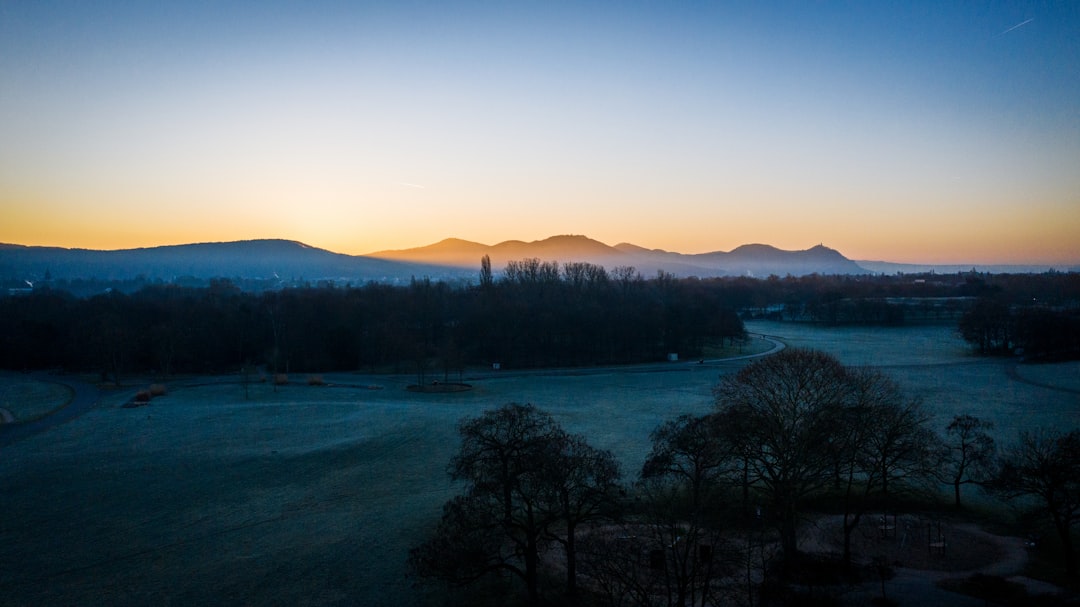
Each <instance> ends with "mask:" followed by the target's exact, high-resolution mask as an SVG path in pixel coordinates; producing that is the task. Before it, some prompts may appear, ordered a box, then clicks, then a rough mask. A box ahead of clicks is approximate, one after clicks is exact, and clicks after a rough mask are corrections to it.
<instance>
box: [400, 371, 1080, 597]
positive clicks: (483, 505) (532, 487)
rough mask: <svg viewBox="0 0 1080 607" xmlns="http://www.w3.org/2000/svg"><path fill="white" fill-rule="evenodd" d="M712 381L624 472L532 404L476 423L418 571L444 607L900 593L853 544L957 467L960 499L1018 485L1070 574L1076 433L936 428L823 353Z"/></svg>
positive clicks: (928, 497) (960, 425) (876, 377)
mask: <svg viewBox="0 0 1080 607" xmlns="http://www.w3.org/2000/svg"><path fill="white" fill-rule="evenodd" d="M715 395H716V408H715V411H714V412H713V413H710V414H707V415H701V416H690V415H684V416H680V417H677V418H675V419H670V420H668V421H666V422H664V423H663V424H661V425H660V426H659V427H657V429H656V430H655V431H654V432H653V434H652V450H651V452H650V454H649V455H648V457H647V459H646V460H645V462H644V463H643V465H642V467H641V469H640V472H639V473H638V474H636V475H635V478H634V479H633V480H632V481H631V482H630V483H629V484H622V476H621V473H620V470H619V467H618V465H617V463H616V461H615V459H614V457H613V456H612V455H611V453H608V452H606V451H602V450H597V449H595V448H593V447H591V446H590V445H589V444H588V441H587V438H586V437H583V436H577V435H572V434H569V433H567V432H565V431H564V430H563V429H562V428H561V427H560V426H559V425H558V423H556V422H555V421H554V420H553V419H552V418H551V416H549V415H548V414H546V413H545V412H543V411H541V410H539V409H536V408H535V407H533V406H531V405H519V404H510V405H506V406H504V407H502V408H499V409H495V410H491V411H487V412H485V413H483V414H482V415H480V416H478V417H474V418H468V419H465V420H463V421H462V422H461V425H460V429H459V433H460V437H461V445H460V448H459V450H458V453H457V455H455V456H454V457H453V458H452V459H451V461H450V463H449V466H448V471H449V473H450V475H451V477H452V478H453V479H455V480H457V481H461V482H462V486H463V490H462V493H461V494H460V495H458V496H457V497H455V498H453V499H451V500H450V501H448V502H447V503H446V504H445V506H444V508H443V515H442V519H441V520H440V521H439V523H438V525H437V526H436V527H435V528H434V530H433V531H432V533H431V535H430V537H429V539H427V540H426V541H424V542H423V543H421V544H419V545H417V546H415V547H414V548H413V550H412V551H411V553H410V557H409V565H410V569H411V571H412V572H413V573H414V574H415V575H416V576H417V578H418V580H427V581H431V582H435V583H442V584H448V587H449V588H456V589H457V590H455V593H453V594H451V595H449V597H451V598H447V597H445V596H444V599H445V602H447V603H448V604H450V603H453V602H454V601H455V600H456V601H458V602H460V603H461V604H469V605H476V604H500V605H501V604H513V603H522V604H529V605H540V604H545V605H547V604H551V605H556V604H560V605H561V604H577V605H604V606H650V607H651V606H654V605H667V606H676V605H677V606H702V607H705V606H708V605H721V604H738V605H787V604H815V605H827V604H835V603H833V602H831V601H832V600H835V598H834V599H831V600H830V599H829V597H830V596H833V597H835V596H836V595H837V594H839V593H842V592H843V590H844V588H848V587H850V585H852V584H859V583H863V584H865V583H870V582H872V583H875V586H876V585H877V584H880V588H881V593H882V597H881V600H882V602H883V603H884V604H888V603H887V593H886V587H887V580H888V579H889V577H890V576H891V570H890V563H886V562H883V561H882V562H879V561H876V560H874V559H872V558H869V557H870V556H872V555H866V554H855V553H854V552H853V550H852V548H851V546H852V541H851V540H852V535H853V532H854V530H855V529H856V528H857V527H858V526H859V524H860V522H862V523H863V527H866V526H867V525H874V526H877V525H881V527H880V528H881V530H882V533H885V532H886V529H887V528H886V527H885V524H886V522H887V520H886V519H885V518H882V519H881V521H879V520H878V519H877V517H876V516H874V515H873V514H871V513H881V512H890V511H891V512H894V513H895V512H896V511H897V509H898V508H902V507H904V504H911V503H923V504H926V503H927V502H929V501H933V499H934V496H935V495H936V487H937V486H939V484H940V483H941V482H949V483H952V484H954V487H955V500H956V502H955V506H956V507H957V508H960V507H961V506H962V502H961V489H960V488H961V486H964V485H966V484H978V485H980V486H982V487H984V488H986V489H988V490H989V491H991V492H992V493H994V494H996V495H999V496H1001V497H1003V498H1005V499H1014V498H1023V500H1022V501H1021V502H1020V503H1023V504H1024V505H1025V506H1026V507H1029V508H1031V511H1032V513H1033V515H1034V516H1036V517H1041V518H1042V519H1044V520H1046V521H1048V522H1050V523H1051V524H1052V527H1053V529H1054V530H1055V532H1056V534H1057V537H1056V539H1057V541H1058V542H1060V544H1061V546H1062V550H1061V553H1062V561H1061V562H1060V563H1058V564H1056V567H1059V568H1061V569H1062V570H1063V571H1064V576H1063V579H1066V580H1075V579H1076V574H1077V564H1076V559H1075V550H1074V548H1073V545H1072V535H1073V528H1074V527H1075V524H1076V522H1077V520H1080V430H1073V431H1071V432H1067V433H1055V434H1039V435H1035V434H1023V435H1022V436H1021V439H1020V441H1019V442H1018V444H1017V446H1016V447H1015V448H1014V449H1012V450H1008V451H1006V452H1003V453H998V452H997V450H996V448H995V445H994V441H993V439H992V438H990V436H989V434H987V432H986V431H987V430H988V429H989V425H988V424H987V423H985V422H983V421H981V420H979V419H978V418H976V417H973V416H970V415H958V416H956V417H955V418H954V419H953V420H952V421H951V423H949V424H948V426H947V427H945V428H933V427H931V426H930V424H929V422H928V417H927V416H926V415H925V414H924V413H923V412H922V409H921V407H920V405H919V403H918V402H915V401H913V400H911V399H909V398H907V397H905V395H904V394H903V393H902V392H901V390H900V389H899V388H898V386H897V385H896V384H895V383H894V382H893V381H892V380H891V379H890V378H888V377H887V376H886V375H884V374H882V373H881V372H879V371H877V370H874V369H868V368H852V367H845V366H843V365H841V364H840V363H839V362H838V361H837V360H836V359H835V358H833V357H831V356H830V355H827V354H824V353H821V352H816V351H812V350H785V351H783V352H781V353H779V354H776V355H774V356H771V357H768V358H766V359H762V360H760V361H758V362H755V363H752V364H750V365H748V366H747V367H745V368H744V369H743V370H742V371H740V372H739V373H736V374H734V375H730V376H725V377H724V378H722V380H721V383H720V384H719V385H718V386H717V388H716V390H715ZM812 508H816V509H817V512H818V513H819V514H822V515H829V516H831V517H833V518H837V519H838V520H839V521H840V522H839V527H840V529H841V530H842V533H843V551H842V553H841V554H839V555H836V556H833V557H829V556H823V555H820V554H811V553H807V552H804V551H802V550H801V545H800V525H801V521H803V520H804V516H805V515H806V514H807V513H808V512H810V510H811V509H812ZM871 518H872V519H873V520H867V519H871ZM875 528H876V527H875ZM912 541H917V540H912ZM930 541H931V542H933V541H934V540H933V539H931V540H930ZM930 548H931V549H932V548H933V544H932V543H931V544H930ZM942 549H943V550H944V544H942ZM808 601H810V602H808ZM1046 604H1055V603H1053V602H1052V601H1050V602H1047V603H1046Z"/></svg>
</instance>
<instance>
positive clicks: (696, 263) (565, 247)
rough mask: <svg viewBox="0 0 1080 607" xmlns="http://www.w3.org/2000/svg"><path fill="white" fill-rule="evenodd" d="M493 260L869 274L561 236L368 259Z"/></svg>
mask: <svg viewBox="0 0 1080 607" xmlns="http://www.w3.org/2000/svg"><path fill="white" fill-rule="evenodd" d="M484 255H488V256H490V257H491V264H492V267H493V268H502V267H504V266H505V265H506V263H507V262H508V261H513V260H518V259H524V258H532V257H535V258H538V259H540V260H542V261H559V262H567V261H584V262H589V263H593V264H597V265H602V266H604V267H606V268H608V269H611V268H613V267H615V266H633V267H635V268H636V269H637V270H638V271H639V272H640V273H642V274H643V275H646V276H648V275H652V274H655V273H656V272H658V271H664V272H669V273H671V274H674V275H676V276H697V277H699V278H708V277H717V276H769V275H770V274H777V275H780V276H786V275H788V274H792V275H796V276H801V275H805V274H814V273H817V274H867V273H868V272H867V270H865V269H863V268H861V267H860V266H859V265H858V264H856V263H855V262H853V261H851V260H849V259H847V258H846V257H844V256H843V255H841V254H840V253H839V252H838V251H835V250H833V249H830V248H828V247H825V246H822V245H818V246H815V247H813V248H810V249H807V250H804V251H784V250H781V249H777V248H776V247H773V246H770V245H764V244H748V245H743V246H741V247H738V248H736V249H734V250H732V251H731V252H723V251H717V252H713V253H701V254H696V255H687V254H683V253H674V252H670V251H664V250H661V249H646V248H644V247H639V246H637V245H633V244H630V243H620V244H618V245H616V246H614V247H612V246H609V245H606V244H604V243H602V242H599V241H597V240H593V239H591V238H588V237H586V236H579V235H560V236H552V237H550V238H545V239H543V240H535V241H532V242H523V241H520V240H507V241H505V242H500V243H498V244H496V245H490V246H489V245H483V244H480V243H476V242H470V241H467V240H459V239H454V238H448V239H446V240H442V241H439V242H437V243H435V244H433V245H429V246H426V247H417V248H412V249H402V250H394V251H377V252H374V253H369V254H368V255H367V256H368V257H374V258H378V259H388V260H395V261H409V262H413V263H427V264H438V265H444V266H451V267H460V268H467V267H473V268H476V267H479V265H480V258H481V257H483V256H484Z"/></svg>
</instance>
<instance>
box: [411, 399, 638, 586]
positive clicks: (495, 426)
mask: <svg viewBox="0 0 1080 607" xmlns="http://www.w3.org/2000/svg"><path fill="white" fill-rule="evenodd" d="M459 433H460V434H461V448H460V450H459V451H458V453H457V454H456V455H455V456H454V457H453V458H452V459H451V461H450V465H449V472H450V475H451V477H452V478H453V479H454V480H458V481H465V482H466V483H467V488H466V492H465V494H464V495H463V496H460V497H458V498H455V499H454V500H452V501H451V502H450V503H448V504H447V505H446V507H445V508H444V513H443V519H442V523H440V526H439V527H438V529H437V530H436V532H435V534H434V535H433V536H432V537H431V538H430V539H429V540H428V541H426V542H424V543H423V544H421V545H419V546H417V547H416V548H414V549H413V550H412V551H411V553H410V566H411V567H412V569H413V570H414V571H415V572H416V573H418V574H420V575H423V576H427V577H434V578H438V579H443V580H447V581H451V582H455V583H463V584H464V583H469V582H471V581H474V580H476V579H479V578H480V577H482V576H484V575H485V574H487V573H491V572H494V571H500V570H501V571H509V572H511V573H513V574H514V575H516V576H518V577H519V578H521V580H522V581H523V582H524V583H525V588H526V592H527V595H528V597H529V601H530V603H533V604H535V603H536V602H537V601H538V598H539V566H540V554H541V549H542V548H543V545H544V543H545V542H546V541H549V540H551V541H557V542H558V543H560V544H561V545H562V546H563V547H564V550H565V553H566V557H567V592H568V593H569V594H574V593H575V592H576V587H577V580H576V575H577V573H576V562H577V547H576V539H577V537H576V532H577V527H578V526H579V525H581V524H582V523H585V522H587V521H590V520H594V519H595V518H597V517H599V516H602V515H603V513H604V511H605V509H607V508H610V507H611V505H612V504H613V500H614V498H615V496H616V495H617V492H618V484H617V483H618V476H619V473H618V465H617V464H616V462H615V459H614V457H613V456H612V455H611V454H610V453H609V452H606V451H599V450H596V449H593V448H592V447H590V446H589V445H588V444H587V443H586V442H585V440H584V439H583V438H582V437H580V436H573V435H569V434H567V433H566V432H564V431H563V430H562V429H561V428H560V427H559V425H558V424H557V423H555V421H554V420H553V419H552V418H551V416H550V415H548V414H547V413H544V412H542V411H539V410H538V409H536V408H535V407H533V406H532V405H519V404H509V405H505V406H503V407H500V408H498V409H494V410H490V411H486V412H484V413H483V414H482V415H481V416H480V417H477V418H471V419H466V420H464V421H463V422H462V423H461V425H460V427H459Z"/></svg>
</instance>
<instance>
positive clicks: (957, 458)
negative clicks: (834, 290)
mask: <svg viewBox="0 0 1080 607" xmlns="http://www.w3.org/2000/svg"><path fill="white" fill-rule="evenodd" d="M993 428H994V423H993V422H990V421H985V420H982V419H979V418H978V417H975V416H974V415H968V414H963V415H957V416H955V417H953V418H952V421H950V422H949V425H948V426H946V427H945V440H944V441H943V443H942V461H941V464H942V465H941V468H940V472H941V476H942V480H945V481H946V482H949V483H951V484H952V486H953V499H954V503H955V505H956V507H957V508H959V507H960V505H961V504H960V487H961V486H962V485H969V484H975V485H982V484H985V482H986V481H988V480H989V479H990V478H992V477H993V473H994V470H993V468H994V463H995V455H996V453H997V446H996V445H995V444H994V438H993V437H992V436H990V434H989V431H990V430H992V429H993Z"/></svg>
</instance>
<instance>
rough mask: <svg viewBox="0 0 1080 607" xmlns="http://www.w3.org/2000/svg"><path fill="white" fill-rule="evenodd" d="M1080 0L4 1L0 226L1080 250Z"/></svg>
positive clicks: (702, 246)
mask: <svg viewBox="0 0 1080 607" xmlns="http://www.w3.org/2000/svg"><path fill="white" fill-rule="evenodd" d="M1078 169H1080V3H1076V2H1062V3H983V4H968V3H879V2H875V3H831V2H824V3H805V2H800V3H674V4H672V3H636V2H627V3H502V4H495V3H409V2H400V3H399V2H387V3H350V2H339V3H334V2H312V3H272V2H259V3H254V2H252V3H225V4H223V3H210V2H207V3H195V2H192V3H173V4H157V3H150V2H130V3H128V2H111V3H110V2H101V3H74V2H73V3H49V2H41V3H15V2H5V1H0V213H2V214H3V216H5V219H6V220H5V221H0V242H14V243H19V244H46V245H59V246H79V247H94V248H124V247H129V246H150V245H156V244H172V243H179V242H194V241H212V240H214V241H216V240H237V239H246V238H263V237H281V238H290V239H295V240H302V241H304V242H307V243H309V244H312V245H315V246H321V247H325V248H330V249H333V250H336V251H341V252H348V253H365V252H371V251H376V250H381V249H388V248H406V247H413V246H420V245H424V244H429V243H431V242H435V241H437V240H440V239H442V238H445V237H451V236H452V237H459V238H465V239H468V240H475V241H479V242H485V243H488V244H493V243H495V242H499V241H502V240H507V239H520V240H533V239H539V238H544V237H547V236H551V235H554V234H566V233H574V234H586V235H588V236H591V237H593V238H597V239H599V240H602V241H604V242H608V243H609V244H615V243H617V242H622V241H627V242H633V243H635V244H639V245H642V246H646V247H656V248H665V249H670V250H678V251H682V252H688V253H694V252H704V251H715V250H730V249H731V248H734V247H735V246H738V245H740V244H744V243H748V242H765V243H769V244H773V245H776V246H779V247H782V248H788V249H799V248H807V247H810V246H813V245H816V244H818V243H824V244H826V245H828V246H831V247H833V248H837V249H839V250H840V251H841V252H843V253H844V254H846V255H848V256H849V257H853V258H858V259H887V260H891V261H912V262H949V263H967V262H980V263H989V262H1025V263H1026V262H1031V263H1065V262H1069V263H1076V262H1078V261H1080V170H1078Z"/></svg>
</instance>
